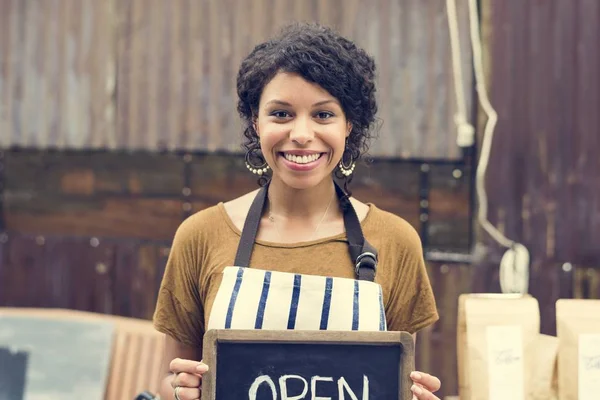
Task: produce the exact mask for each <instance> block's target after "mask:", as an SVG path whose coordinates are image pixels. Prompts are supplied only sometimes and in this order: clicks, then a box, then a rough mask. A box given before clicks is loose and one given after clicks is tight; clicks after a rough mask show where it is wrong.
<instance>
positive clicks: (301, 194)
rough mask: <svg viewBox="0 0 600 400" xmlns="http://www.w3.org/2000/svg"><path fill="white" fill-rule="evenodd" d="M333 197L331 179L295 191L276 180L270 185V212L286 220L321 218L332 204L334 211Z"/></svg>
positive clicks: (333, 191) (333, 189)
mask: <svg viewBox="0 0 600 400" xmlns="http://www.w3.org/2000/svg"><path fill="white" fill-rule="evenodd" d="M333 196H335V187H334V184H333V180H331V179H325V180H323V182H321V183H320V184H318V185H317V186H315V187H312V188H309V189H294V188H291V187H289V186H288V185H286V184H285V183H283V182H282V181H280V180H278V179H276V178H274V179H273V180H272V181H271V183H270V184H269V207H270V211H271V212H272V213H273V214H276V215H278V216H283V217H285V218H286V219H296V218H308V219H313V218H315V217H316V216H319V217H320V216H322V215H323V213H324V212H325V210H326V209H327V207H328V206H329V205H330V204H331V209H330V211H333V209H334V207H333V206H334V204H332V199H333ZM334 201H335V200H334Z"/></svg>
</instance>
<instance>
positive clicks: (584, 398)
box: [578, 334, 600, 400]
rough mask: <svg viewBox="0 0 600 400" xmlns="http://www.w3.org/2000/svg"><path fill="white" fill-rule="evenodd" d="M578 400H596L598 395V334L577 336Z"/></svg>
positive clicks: (599, 381) (599, 361)
mask: <svg viewBox="0 0 600 400" xmlns="http://www.w3.org/2000/svg"><path fill="white" fill-rule="evenodd" d="M578 375H579V397H578V398H579V400H597V399H598V393H600V334H581V335H579V374H578Z"/></svg>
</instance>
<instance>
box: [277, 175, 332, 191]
mask: <svg viewBox="0 0 600 400" xmlns="http://www.w3.org/2000/svg"><path fill="white" fill-rule="evenodd" d="M315 172H316V171H315ZM326 179H329V180H331V179H332V177H331V174H323V173H311V174H305V175H304V174H303V175H300V176H299V175H296V174H281V175H279V176H278V177H277V180H279V181H281V183H282V184H283V185H285V186H287V187H289V188H292V189H295V190H306V189H312V188H314V187H317V186H319V185H320V184H321V183H323V181H324V180H326Z"/></svg>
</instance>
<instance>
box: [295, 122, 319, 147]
mask: <svg viewBox="0 0 600 400" xmlns="http://www.w3.org/2000/svg"><path fill="white" fill-rule="evenodd" d="M314 137H315V134H314V132H313V130H312V127H311V126H310V121H308V120H307V119H306V118H296V120H295V121H294V125H293V126H292V129H291V131H290V140H292V141H293V142H296V143H298V144H299V145H301V146H303V145H305V144H307V143H310V142H311V141H312V140H313V139H314Z"/></svg>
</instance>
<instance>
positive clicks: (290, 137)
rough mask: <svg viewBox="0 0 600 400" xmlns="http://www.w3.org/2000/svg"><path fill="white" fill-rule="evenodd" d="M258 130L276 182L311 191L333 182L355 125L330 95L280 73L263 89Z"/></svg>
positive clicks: (292, 75) (294, 76) (295, 77)
mask: <svg viewBox="0 0 600 400" xmlns="http://www.w3.org/2000/svg"><path fill="white" fill-rule="evenodd" d="M255 130H256V132H257V133H258V135H259V138H260V146H261V150H262V152H263V155H264V157H265V159H266V161H267V163H268V164H269V166H270V167H271V169H272V170H273V179H279V180H281V181H282V182H283V183H285V184H286V185H288V186H290V187H292V188H294V189H307V188H310V187H314V186H316V185H318V184H319V183H321V182H322V181H323V180H324V179H325V178H328V179H331V178H330V176H331V172H332V171H333V169H334V168H336V167H337V165H338V163H339V161H340V159H341V158H342V155H343V153H344V148H345V143H346V137H347V136H348V134H349V132H350V130H351V125H350V124H349V123H348V121H347V120H346V116H345V115H344V112H343V110H342V107H341V105H340V103H339V101H338V100H337V99H336V98H335V97H333V96H332V95H331V94H329V93H328V92H327V91H326V90H324V89H323V88H321V87H320V86H318V85H316V84H314V83H311V82H308V81H306V80H305V79H304V78H302V77H301V76H300V75H297V74H292V73H285V72H280V73H278V74H277V75H275V77H274V78H273V79H272V80H271V81H270V82H269V83H268V84H267V85H266V86H265V88H264V90H263V93H262V96H261V98H260V104H259V109H258V116H257V119H256V122H255Z"/></svg>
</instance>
